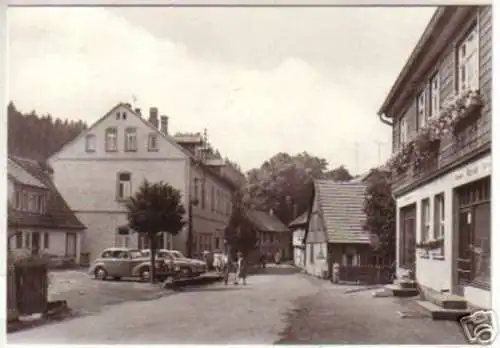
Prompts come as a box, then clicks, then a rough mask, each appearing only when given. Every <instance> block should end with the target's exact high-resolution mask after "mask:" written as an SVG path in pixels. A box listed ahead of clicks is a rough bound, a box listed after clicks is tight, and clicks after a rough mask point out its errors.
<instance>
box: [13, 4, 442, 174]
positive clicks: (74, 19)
mask: <svg viewBox="0 0 500 348" xmlns="http://www.w3.org/2000/svg"><path fill="white" fill-rule="evenodd" d="M434 10H435V8H432V7H413V8H412V7H404V8H403V7H401V8H388V7H380V8H369V7H364V8H361V7H359V8H357V7H348V8H340V7H332V8H243V7H240V8H172V7H170V8H124V7H122V8H119V7H114V8H110V7H107V8H98V7H93V8H89V7H86V8H76V7H73V8H56V7H51V8H9V9H8V12H7V19H8V40H9V42H8V94H9V99H10V100H12V101H14V103H15V105H16V107H17V108H18V109H20V110H21V111H26V112H29V111H31V110H36V111H37V112H38V113H41V114H46V113H50V114H51V115H52V116H54V117H60V118H68V119H74V120H78V119H81V120H84V121H86V122H87V123H88V124H89V125H91V124H92V123H94V122H95V121H97V120H98V119H99V118H101V117H102V116H103V115H104V114H105V113H106V112H108V111H109V110H110V109H111V108H112V107H113V106H115V105H116V104H117V103H119V102H129V103H131V104H133V105H134V106H135V107H140V108H141V109H142V110H143V112H142V113H143V115H145V116H146V117H147V113H148V110H149V108H150V107H151V106H156V107H158V108H159V112H160V114H165V115H168V116H169V117H170V121H169V122H170V123H169V130H170V132H171V133H176V132H178V131H181V132H186V131H187V132H197V131H200V132H202V131H203V129H204V128H207V131H208V137H209V140H210V142H211V143H212V144H213V146H214V147H216V148H217V149H219V151H220V152H221V154H223V155H227V156H228V157H229V158H230V159H231V160H233V161H236V162H238V163H239V164H240V165H241V166H242V168H243V169H244V170H245V171H246V170H249V169H251V168H255V167H259V166H260V165H261V164H262V163H263V162H264V161H265V160H266V159H268V158H270V157H271V156H273V155H275V154H276V153H278V152H288V153H290V154H296V153H299V152H303V151H307V152H309V153H310V154H312V155H316V156H319V157H323V158H325V159H326V160H327V161H328V163H329V164H330V167H331V168H334V167H336V166H339V165H345V166H346V167H347V168H348V169H349V171H351V172H352V173H354V174H358V173H361V172H364V171H366V170H368V169H369V168H372V167H374V166H376V165H378V164H381V162H383V161H384V160H385V159H387V157H388V156H389V153H390V151H391V145H390V144H391V138H390V137H391V133H390V127H388V126H387V125H385V124H383V123H382V122H380V120H379V118H378V117H377V111H378V109H379V107H380V106H381V104H382V102H383V101H384V99H385V97H386V95H387V93H388V92H389V90H390V88H391V86H392V84H393V83H394V81H395V80H396V78H397V76H398V74H399V72H400V71H401V69H402V67H403V65H404V63H405V62H406V60H407V59H408V57H409V55H410V53H411V51H412V50H413V47H414V46H415V44H416V43H417V41H418V39H419V38H420V36H421V35H422V32H423V30H424V29H425V26H426V25H427V23H428V22H429V20H430V18H431V16H432V14H433V12H434Z"/></svg>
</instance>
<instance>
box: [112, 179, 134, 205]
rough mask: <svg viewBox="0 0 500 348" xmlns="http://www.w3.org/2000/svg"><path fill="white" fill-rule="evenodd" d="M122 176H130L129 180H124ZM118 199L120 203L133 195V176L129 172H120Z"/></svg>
mask: <svg viewBox="0 0 500 348" xmlns="http://www.w3.org/2000/svg"><path fill="white" fill-rule="evenodd" d="M122 175H128V180H126V179H123V178H122ZM117 181H118V182H117V190H116V198H117V200H119V201H122V200H126V199H128V198H129V197H130V196H131V195H132V174H131V173H129V172H119V173H118V174H117Z"/></svg>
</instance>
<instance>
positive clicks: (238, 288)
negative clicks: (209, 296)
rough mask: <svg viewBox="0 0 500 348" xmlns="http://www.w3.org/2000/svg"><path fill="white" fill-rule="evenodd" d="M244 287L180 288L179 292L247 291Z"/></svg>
mask: <svg viewBox="0 0 500 348" xmlns="http://www.w3.org/2000/svg"><path fill="white" fill-rule="evenodd" d="M243 286H244V285H243ZM243 286H234V285H228V286H227V287H218V288H205V287H200V288H179V289H178V291H182V292H222V291H241V290H245V288H243Z"/></svg>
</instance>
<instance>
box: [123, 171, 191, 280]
mask: <svg viewBox="0 0 500 348" xmlns="http://www.w3.org/2000/svg"><path fill="white" fill-rule="evenodd" d="M126 208H127V218H128V225H129V228H131V229H132V230H134V231H136V232H138V233H139V234H142V235H145V236H147V238H148V240H149V245H150V248H151V282H152V283H154V281H155V280H156V274H155V273H156V272H155V256H156V250H157V247H158V246H157V245H156V240H157V238H156V237H157V235H158V233H160V232H168V233H170V234H172V235H176V234H177V233H178V232H179V231H180V230H181V229H182V227H183V226H184V224H185V221H184V220H183V216H184V214H185V212H186V211H185V209H184V206H183V205H182V204H181V194H180V192H179V191H178V190H176V189H175V188H173V187H172V186H170V185H169V184H167V183H164V182H162V181H160V182H158V183H153V184H152V183H150V182H149V181H147V180H144V182H143V183H142V185H141V186H140V187H139V189H138V191H137V192H136V193H135V194H134V195H133V196H132V197H130V199H129V200H128V202H127V203H126Z"/></svg>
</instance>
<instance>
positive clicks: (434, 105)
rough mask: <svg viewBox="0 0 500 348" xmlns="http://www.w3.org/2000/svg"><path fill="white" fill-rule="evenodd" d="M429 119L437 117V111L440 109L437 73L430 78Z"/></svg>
mask: <svg viewBox="0 0 500 348" xmlns="http://www.w3.org/2000/svg"><path fill="white" fill-rule="evenodd" d="M430 85H431V86H430V98H429V102H430V115H429V116H430V117H431V118H435V117H438V115H439V111H440V109H441V99H440V95H439V92H440V91H439V72H437V73H436V74H435V75H434V76H433V77H432V78H431V82H430Z"/></svg>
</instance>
